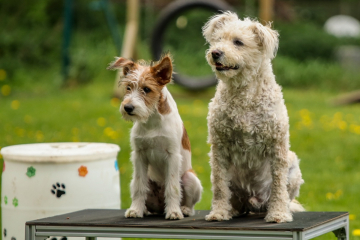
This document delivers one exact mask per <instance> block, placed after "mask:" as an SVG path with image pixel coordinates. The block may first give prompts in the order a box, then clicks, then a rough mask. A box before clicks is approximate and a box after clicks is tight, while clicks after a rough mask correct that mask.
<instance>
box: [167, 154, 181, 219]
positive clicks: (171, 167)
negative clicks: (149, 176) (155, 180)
mask: <svg viewBox="0 0 360 240" xmlns="http://www.w3.org/2000/svg"><path fill="white" fill-rule="evenodd" d="M181 159H182V156H181V155H180V154H171V155H170V157H169V159H168V161H167V162H166V163H167V166H166V172H165V206H166V207H165V213H166V215H165V218H166V219H183V218H184V216H183V214H182V212H181V210H180V201H181V185H180V174H179V169H180V165H181Z"/></svg>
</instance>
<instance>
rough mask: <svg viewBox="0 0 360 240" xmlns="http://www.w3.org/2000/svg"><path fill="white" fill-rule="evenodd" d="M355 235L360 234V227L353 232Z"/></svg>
mask: <svg viewBox="0 0 360 240" xmlns="http://www.w3.org/2000/svg"><path fill="white" fill-rule="evenodd" d="M352 234H353V236H357V237H358V236H360V229H354V230H353V232H352Z"/></svg>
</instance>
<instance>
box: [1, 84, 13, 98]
mask: <svg viewBox="0 0 360 240" xmlns="http://www.w3.org/2000/svg"><path fill="white" fill-rule="evenodd" d="M1 93H2V95H4V96H5V97H6V96H9V95H10V93H11V87H10V86H9V85H4V86H2V87H1Z"/></svg>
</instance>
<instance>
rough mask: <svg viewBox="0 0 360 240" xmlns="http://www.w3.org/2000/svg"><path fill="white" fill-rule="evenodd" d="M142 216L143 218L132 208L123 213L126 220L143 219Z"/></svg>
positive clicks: (139, 212)
mask: <svg viewBox="0 0 360 240" xmlns="http://www.w3.org/2000/svg"><path fill="white" fill-rule="evenodd" d="M143 216H144V213H143V212H141V211H139V210H136V209H133V208H130V209H128V210H126V212H125V217H126V218H143Z"/></svg>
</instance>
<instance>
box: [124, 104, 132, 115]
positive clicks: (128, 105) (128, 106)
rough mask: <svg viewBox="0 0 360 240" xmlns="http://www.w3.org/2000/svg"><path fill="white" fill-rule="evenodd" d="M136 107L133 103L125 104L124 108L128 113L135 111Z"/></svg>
mask: <svg viewBox="0 0 360 240" xmlns="http://www.w3.org/2000/svg"><path fill="white" fill-rule="evenodd" d="M134 108H135V107H134V106H133V105H131V104H125V106H124V109H125V111H126V112H127V113H131V112H132V111H134Z"/></svg>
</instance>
